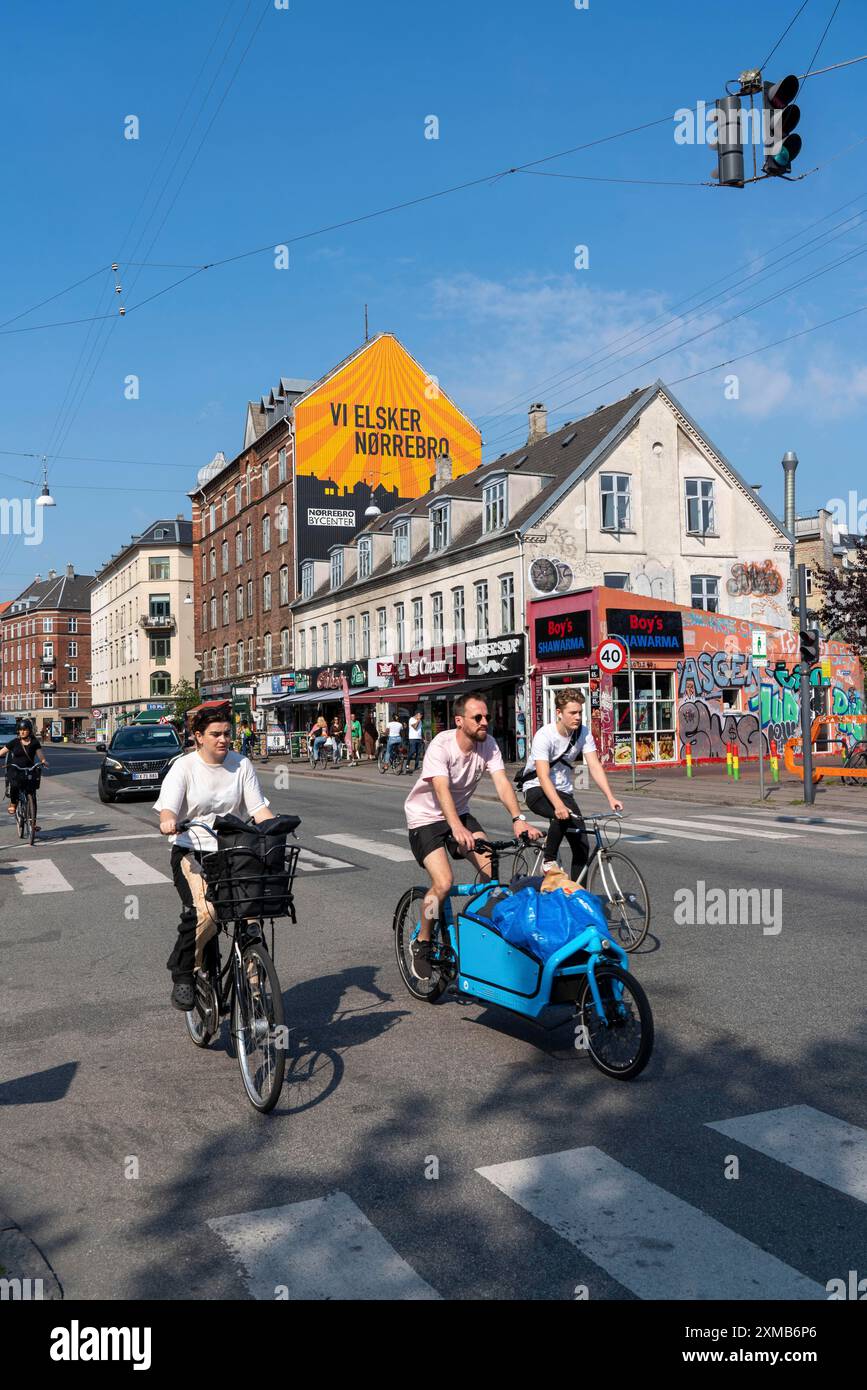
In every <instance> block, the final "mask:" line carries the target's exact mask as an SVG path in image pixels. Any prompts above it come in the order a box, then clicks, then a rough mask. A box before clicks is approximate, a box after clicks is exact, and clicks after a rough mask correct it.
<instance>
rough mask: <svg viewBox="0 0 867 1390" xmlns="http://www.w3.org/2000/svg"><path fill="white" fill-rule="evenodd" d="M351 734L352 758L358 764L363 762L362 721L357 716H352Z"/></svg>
mask: <svg viewBox="0 0 867 1390" xmlns="http://www.w3.org/2000/svg"><path fill="white" fill-rule="evenodd" d="M349 733H350V737H351V739H352V756H353V758H354V759H355V761H356V762H357V763H358V762H361V720H360V719H359V717H358V715H357V714H354V715H353V716H352V724H351V725H350V730H349Z"/></svg>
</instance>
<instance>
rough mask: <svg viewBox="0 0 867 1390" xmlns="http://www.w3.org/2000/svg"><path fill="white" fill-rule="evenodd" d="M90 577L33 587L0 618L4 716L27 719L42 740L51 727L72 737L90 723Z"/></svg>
mask: <svg viewBox="0 0 867 1390" xmlns="http://www.w3.org/2000/svg"><path fill="white" fill-rule="evenodd" d="M94 582H95V581H94V576H93V575H90V574H76V573H75V570H74V568H73V566H72V565H67V566H66V571H65V573H64V574H62V575H57V574H56V573H55V572H54V570H49V571H48V578H47V579H42V578H41V576H40V575H37V576H36V579H35V580H34V582H33V583H32V584H31V585H30V586H29V588H27V589H25V590H24V592H23V593H21V594H19V595H18V597H17V598H16V599H13V600H12V602H11V604H10V605H9V607H8V608H7V609H6V611H5V612H4V613H2V614H0V647H2V671H3V686H2V696H3V711H4V713H9V714H15V715H27V716H29V717H30V718H31V719H32V720H33V721H34V728H35V729H36V732H37V734H39V735H40V736H43V735H44V736H45V737H48V736H49V735H50V733H51V726H52V724H55V723H59V724H60V732H61V733H62V734H63V735H65V736H67V737H71V736H73V735H75V734H78V733H81V732H82V730H83V729H84V728H85V726H86V725H87V724H89V723H90V720H91V710H90V703H91V702H90V591H91V589H92V588H93V585H94Z"/></svg>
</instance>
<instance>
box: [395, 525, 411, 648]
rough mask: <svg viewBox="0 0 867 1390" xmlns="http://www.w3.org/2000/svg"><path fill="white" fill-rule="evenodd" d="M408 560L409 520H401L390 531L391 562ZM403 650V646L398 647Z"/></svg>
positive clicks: (405, 561)
mask: <svg viewBox="0 0 867 1390" xmlns="http://www.w3.org/2000/svg"><path fill="white" fill-rule="evenodd" d="M408 560H409V522H408V521H402V522H400V523H399V524H398V525H397V526H395V528H394V530H393V531H392V533H391V563H392V565H405V564H406V563H407V561H408ZM400 650H401V651H403V648H402V647H401V648H400Z"/></svg>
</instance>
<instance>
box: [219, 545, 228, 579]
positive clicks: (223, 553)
mask: <svg viewBox="0 0 867 1390" xmlns="http://www.w3.org/2000/svg"><path fill="white" fill-rule="evenodd" d="M220 559H221V561H222V565H223V574H228V573H229V542H228V541H223V542H222V544H221V546H220Z"/></svg>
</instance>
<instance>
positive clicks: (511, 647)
mask: <svg viewBox="0 0 867 1390" xmlns="http://www.w3.org/2000/svg"><path fill="white" fill-rule="evenodd" d="M523 674H524V638H523V637H522V636H521V635H520V634H518V635H516V636H514V637H510V636H507V637H497V638H495V639H494V640H493V641H490V642H468V643H467V675H468V676H522V675H523Z"/></svg>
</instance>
